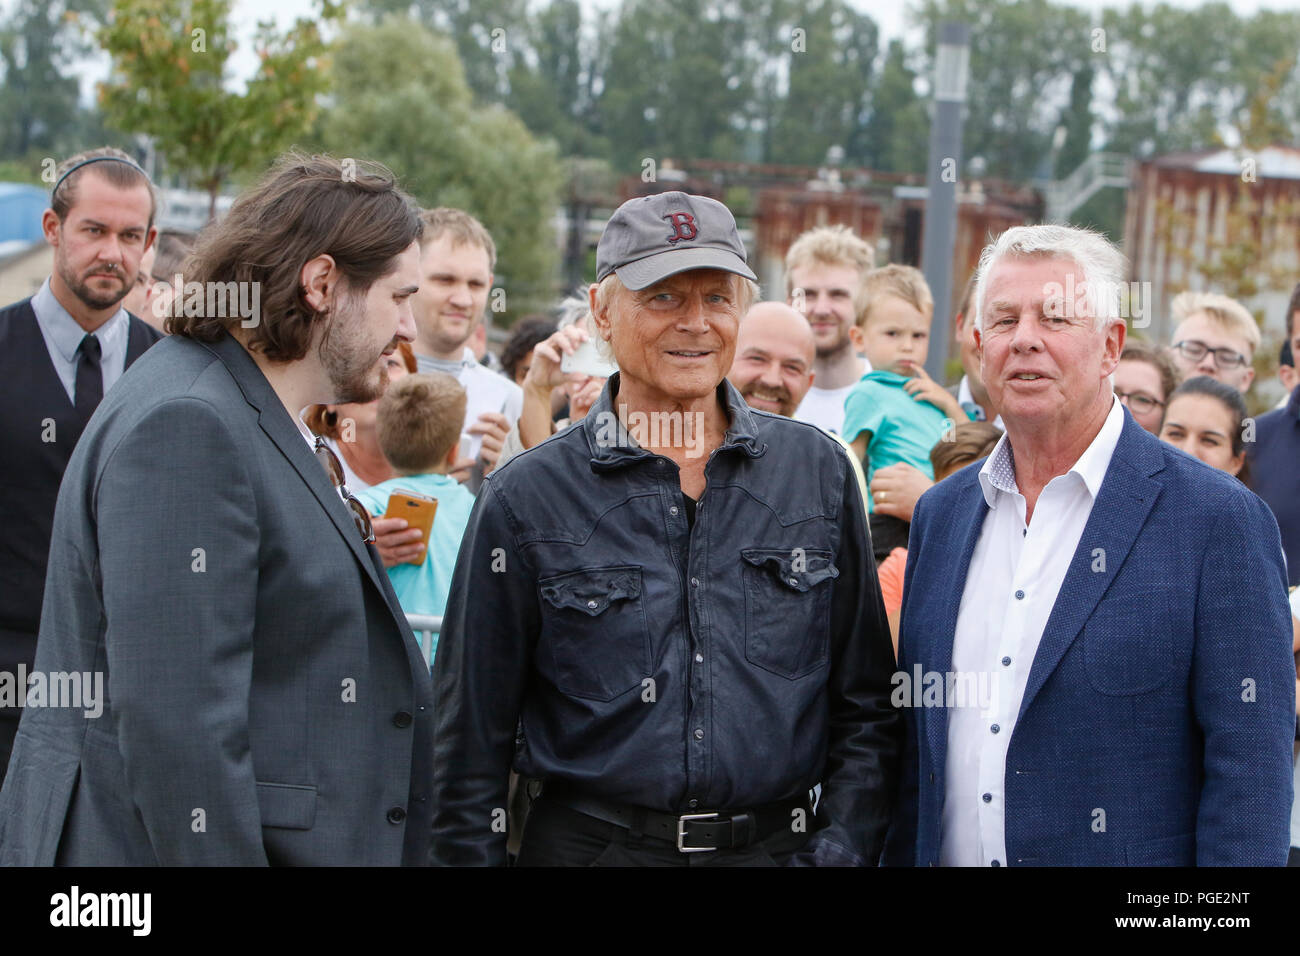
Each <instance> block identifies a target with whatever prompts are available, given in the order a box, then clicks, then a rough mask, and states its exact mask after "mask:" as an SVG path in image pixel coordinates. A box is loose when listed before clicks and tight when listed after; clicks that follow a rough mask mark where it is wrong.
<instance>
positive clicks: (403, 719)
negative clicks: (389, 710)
mask: <svg viewBox="0 0 1300 956" xmlns="http://www.w3.org/2000/svg"><path fill="white" fill-rule="evenodd" d="M393 724H394V725H395V726H397V727H409V726H411V715H410V714H408V713H407V712H406V711H404V710H399V711H398V712H397V713H395V714H393Z"/></svg>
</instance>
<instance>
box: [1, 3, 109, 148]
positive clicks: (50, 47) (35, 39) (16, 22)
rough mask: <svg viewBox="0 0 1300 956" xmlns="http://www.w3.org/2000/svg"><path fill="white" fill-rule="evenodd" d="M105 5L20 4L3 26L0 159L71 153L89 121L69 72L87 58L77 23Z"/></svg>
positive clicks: (76, 86)
mask: <svg viewBox="0 0 1300 956" xmlns="http://www.w3.org/2000/svg"><path fill="white" fill-rule="evenodd" d="M102 7H103V3H102V0H19V2H18V3H17V5H16V6H15V7H14V8H13V10H12V11H11V12H10V14H9V16H8V17H7V18H6V19H5V20H4V21H3V23H0V75H2V76H3V85H0V155H3V156H4V157H9V158H23V159H26V158H29V157H31V156H32V155H33V154H35V153H37V152H43V153H63V152H72V151H74V150H75V149H76V148H78V147H79V146H80V145H81V144H80V142H79V138H78V136H77V134H78V132H79V131H80V130H81V128H82V127H83V125H84V122H85V117H84V115H83V111H82V109H81V108H80V106H79V105H78V102H77V97H78V93H79V92H80V91H79V89H78V83H77V78H76V75H75V74H74V73H73V72H72V70H71V69H70V67H71V66H72V64H73V63H74V62H75V61H77V60H78V59H80V58H82V57H84V56H85V55H86V53H88V52H89V48H88V46H87V45H86V43H85V41H84V38H83V37H82V35H81V31H80V28H79V17H81V16H83V15H84V16H86V17H87V18H90V19H93V18H94V17H95V16H99V15H102V13H103V10H102Z"/></svg>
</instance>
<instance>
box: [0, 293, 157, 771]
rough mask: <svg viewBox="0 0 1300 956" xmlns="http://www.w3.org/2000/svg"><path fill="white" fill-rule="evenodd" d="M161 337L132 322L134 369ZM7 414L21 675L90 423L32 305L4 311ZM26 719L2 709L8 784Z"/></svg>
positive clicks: (6, 600)
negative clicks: (65, 485) (70, 479)
mask: <svg viewBox="0 0 1300 956" xmlns="http://www.w3.org/2000/svg"><path fill="white" fill-rule="evenodd" d="M160 338H162V335H161V333H159V332H158V331H157V330H156V329H154V328H152V327H150V326H148V325H146V324H145V323H144V322H142V321H140V320H139V319H137V318H136V317H135V316H133V315H131V316H129V317H128V330H127V341H126V363H125V364H126V367H127V368H130V367H131V364H132V363H133V362H135V360H136V359H138V358H139V357H140V356H141V355H143V354H144V353H145V350H146V349H148V348H149V347H150V346H151V345H153V344H154V343H155V342H157V341H158V340H159V339H160ZM0 408H3V409H4V426H3V427H2V428H0V462H3V468H0V673H6V674H13V675H16V674H18V672H19V669H20V668H22V669H24V670H30V669H31V666H32V661H33V658H34V657H35V655H36V632H37V630H38V629H39V628H40V619H41V598H42V594H43V592H44V590H45V566H46V562H47V560H48V558H49V553H50V530H51V528H53V526H54V501H55V499H56V498H57V497H58V493H59V482H60V481H62V480H63V472H64V470H65V469H66V468H67V467H68V459H70V458H71V457H72V450H73V449H74V448H75V447H76V446H77V441H78V440H79V439H80V438H81V433H82V432H83V431H84V430H85V428H86V424H87V421H88V419H87V417H86V416H84V415H83V414H82V413H81V412H79V411H78V410H77V408H76V406H75V405H74V404H73V402H72V399H70V398H69V397H68V392H67V389H65V388H64V387H63V382H62V381H61V380H60V379H59V374H58V372H57V371H55V368H54V364H53V363H52V362H51V361H50V352H49V347H48V346H47V345H46V344H45V336H44V335H42V334H41V327H40V323H39V322H37V320H36V312H35V311H34V310H33V309H32V300H31V299H23V300H22V301H21V302H15V303H14V304H13V305H10V306H7V307H5V308H4V309H0ZM7 696H8V695H6V698H7ZM5 703H7V700H6V701H5ZM21 717H22V711H21V709H20V708H19V707H17V706H13V707H10V706H4V705H3V704H0V782H3V781H4V775H5V766H6V764H8V762H9V751H10V748H11V747H12V746H13V741H14V735H15V733H16V732H17V730H18V721H19V718H21Z"/></svg>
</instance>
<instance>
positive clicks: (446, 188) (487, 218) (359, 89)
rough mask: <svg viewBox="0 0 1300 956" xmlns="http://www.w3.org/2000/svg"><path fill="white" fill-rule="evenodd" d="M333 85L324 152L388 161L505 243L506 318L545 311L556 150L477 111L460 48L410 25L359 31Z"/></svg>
mask: <svg viewBox="0 0 1300 956" xmlns="http://www.w3.org/2000/svg"><path fill="white" fill-rule="evenodd" d="M334 86H335V90H336V92H335V96H334V102H333V104H332V105H331V107H330V108H329V109H328V110H326V111H325V113H324V114H323V115H322V117H321V123H320V129H319V139H320V142H321V145H322V146H324V147H325V148H326V149H328V150H329V151H330V152H332V153H334V154H336V155H339V156H356V157H365V158H366V159H371V160H378V161H379V162H382V163H384V164H386V165H387V166H388V167H389V168H390V169H392V170H393V172H394V173H396V174H397V175H398V176H399V177H400V179H401V181H402V183H403V185H404V186H405V187H406V188H407V189H409V190H410V191H411V193H412V195H414V196H415V197H416V198H417V199H418V200H419V201H420V202H421V203H422V204H424V205H425V206H436V205H445V206H455V207H458V208H461V209H465V210H466V211H468V212H470V213H472V214H473V215H475V216H477V217H478V218H479V219H480V220H482V222H483V224H484V225H485V226H486V227H487V228H488V230H489V231H490V232H491V233H492V237H493V239H494V241H495V242H496V245H497V263H498V265H497V278H496V281H497V285H498V286H499V287H502V288H504V289H505V290H506V304H507V305H508V307H509V308H508V310H507V311H508V312H509V313H510V314H520V313H521V312H522V311H526V310H528V309H531V308H540V307H544V306H546V305H549V304H550V300H551V297H552V295H553V294H554V292H555V279H556V265H557V250H556V238H555V235H554V232H553V228H552V224H551V223H552V217H553V215H554V211H555V207H556V203H557V201H558V195H559V189H560V186H561V181H562V175H561V171H560V166H559V162H558V160H557V158H556V155H555V147H554V145H553V144H551V143H547V142H539V141H538V140H537V139H535V138H534V137H533V135H532V134H531V133H529V131H528V129H527V127H525V126H524V124H523V122H522V121H521V120H520V119H519V118H518V117H517V116H515V115H514V114H513V113H511V112H510V111H509V110H507V109H506V108H505V107H503V106H500V105H498V104H492V105H487V106H483V105H476V103H475V101H474V96H473V93H472V91H471V89H470V87H469V84H468V83H467V81H466V79H465V73H464V70H463V69H462V67H461V63H460V59H459V57H458V56H457V53H456V47H455V44H454V43H453V42H452V41H451V40H450V39H449V38H448V37H446V36H445V35H443V34H438V33H434V32H433V31H431V30H429V29H428V28H426V27H424V26H423V25H421V24H419V23H415V22H413V21H410V20H407V19H404V18H398V17H390V18H386V19H384V20H383V21H381V22H380V23H379V24H377V25H371V24H361V23H358V24H351V25H349V26H348V27H347V28H345V30H344V31H343V33H342V34H341V36H340V38H339V44H338V48H337V51H336V53H335V57H334Z"/></svg>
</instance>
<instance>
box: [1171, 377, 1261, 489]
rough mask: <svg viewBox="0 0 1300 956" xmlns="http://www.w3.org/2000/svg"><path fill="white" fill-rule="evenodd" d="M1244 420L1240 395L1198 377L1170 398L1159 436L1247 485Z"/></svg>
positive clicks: (1205, 378) (1224, 386)
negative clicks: (1242, 425)
mask: <svg viewBox="0 0 1300 956" xmlns="http://www.w3.org/2000/svg"><path fill="white" fill-rule="evenodd" d="M1245 418H1246V402H1245V400H1244V399H1243V398H1242V397H1241V392H1239V391H1237V389H1235V388H1233V387H1232V386H1231V385H1225V384H1224V383H1223V382H1220V381H1218V380H1216V379H1213V378H1210V377H1209V376H1208V375H1198V376H1196V377H1195V378H1189V379H1188V380H1187V381H1185V382H1183V384H1182V385H1179V386H1178V388H1176V389H1174V393H1173V394H1172V395H1171V396H1170V397H1169V404H1168V406H1167V407H1166V409H1165V422H1164V425H1163V426H1162V427H1161V429H1160V437H1161V438H1162V439H1164V440H1165V441H1167V442H1168V443H1169V444H1171V445H1173V446H1174V447H1175V448H1178V449H1181V450H1182V451H1185V452H1187V454H1189V455H1193V456H1195V457H1196V458H1199V459H1201V461H1203V462H1205V463H1206V464H1207V465H1210V466H1212V467H1214V468H1218V469H1219V470H1220V471H1226V472H1227V473H1228V474H1230V475H1235V476H1236V477H1237V478H1238V479H1240V480H1241V481H1243V482H1245V481H1247V480H1248V476H1247V474H1246V468H1247V466H1246V442H1245V437H1244V436H1243V435H1242V428H1241V423H1242V422H1243V421H1244V420H1245Z"/></svg>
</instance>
